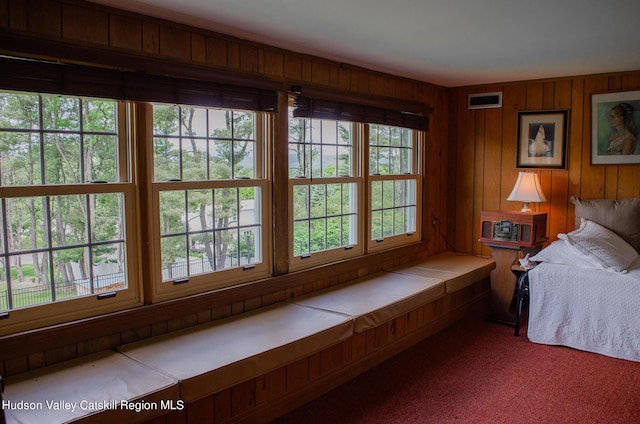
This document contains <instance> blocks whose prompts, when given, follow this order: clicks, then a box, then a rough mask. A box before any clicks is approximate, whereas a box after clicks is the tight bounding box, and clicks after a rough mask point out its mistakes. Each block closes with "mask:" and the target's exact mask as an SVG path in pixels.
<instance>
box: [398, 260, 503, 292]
mask: <svg viewBox="0 0 640 424" xmlns="http://www.w3.org/2000/svg"><path fill="white" fill-rule="evenodd" d="M495 267H496V262H495V260H493V259H492V258H481V257H479V256H472V255H462V254H457V253H453V252H445V253H441V254H439V255H435V256H432V257H430V258H428V259H425V260H424V261H421V262H416V263H411V264H409V265H404V266H400V267H397V268H391V269H389V271H392V272H395V273H402V274H410V275H421V276H424V277H431V278H439V279H441V280H443V281H444V283H445V290H446V292H447V293H453V292H455V291H458V290H462V289H463V288H465V287H468V286H470V285H472V284H474V283H475V282H477V281H481V280H484V279H485V278H489V274H490V273H491V270H492V269H494V268H495Z"/></svg>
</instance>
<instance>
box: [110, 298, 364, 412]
mask: <svg viewBox="0 0 640 424" xmlns="http://www.w3.org/2000/svg"><path fill="white" fill-rule="evenodd" d="M352 334H353V322H352V319H351V318H349V317H346V316H343V315H339V314H334V313H330V312H326V311H320V310H315V309H310V308H304V307H301V306H298V305H292V304H287V303H285V302H281V303H279V304H276V305H273V306H270V307H266V308H261V309H259V310H256V311H253V312H249V313H246V314H241V315H237V316H234V317H231V318H228V319H224V320H220V321H215V322H212V323H208V324H202V325H198V326H196V327H192V328H188V329H185V330H181V331H177V332H172V333H168V334H165V335H162V336H157V337H153V338H151V339H146V340H142V341H139V342H135V343H131V344H128V345H124V346H121V347H120V348H119V350H120V351H121V352H122V353H123V354H125V355H127V356H128V357H130V358H133V359H135V360H136V361H139V362H140V363H142V364H145V365H147V366H149V367H151V368H153V369H155V370H158V371H161V372H163V373H165V374H167V375H169V376H171V377H172V378H175V379H176V380H178V381H179V383H180V395H181V397H182V399H184V400H185V401H186V402H193V401H195V400H198V399H200V398H203V397H205V396H208V395H211V394H213V393H216V392H219V391H220V390H223V389H226V388H228V387H231V386H233V385H236V384H239V383H241V382H243V381H246V380H249V379H251V378H254V377H256V376H259V375H261V374H264V373H267V372H269V371H272V370H274V369H276V368H279V367H281V366H284V365H286V364H288V363H291V362H293V361H295V360H297V359H300V358H303V357H305V356H308V355H310V354H313V353H315V352H318V351H320V350H322V349H325V348H327V347H330V346H333V345H335V344H337V343H340V342H341V341H343V340H345V339H347V338H348V337H350V336H351V335H352Z"/></svg>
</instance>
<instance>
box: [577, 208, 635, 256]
mask: <svg viewBox="0 0 640 424" xmlns="http://www.w3.org/2000/svg"><path fill="white" fill-rule="evenodd" d="M571 202H573V204H574V205H575V228H579V227H580V220H581V218H584V219H588V220H589V221H593V222H595V223H598V224H600V225H602V226H603V227H605V228H608V229H609V230H611V231H613V232H614V233H616V234H617V235H619V236H620V237H621V238H622V239H623V240H624V241H626V242H627V243H629V244H630V245H631V247H633V248H634V249H635V250H636V251H637V252H639V253H640V197H634V198H631V199H626V200H606V199H596V200H582V199H580V198H579V197H577V196H573V197H571Z"/></svg>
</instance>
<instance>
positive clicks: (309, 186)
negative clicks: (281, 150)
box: [289, 114, 363, 269]
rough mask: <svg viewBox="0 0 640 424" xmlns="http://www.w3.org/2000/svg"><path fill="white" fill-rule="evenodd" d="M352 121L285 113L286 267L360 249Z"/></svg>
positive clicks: (358, 183) (356, 152)
mask: <svg viewBox="0 0 640 424" xmlns="http://www.w3.org/2000/svg"><path fill="white" fill-rule="evenodd" d="M358 133H359V131H357V126H356V125H355V124H352V123H350V122H341V121H335V120H322V119H309V118H294V117H293V116H292V115H291V114H290V116H289V178H290V193H291V205H292V206H291V208H292V211H291V212H292V213H291V216H292V217H293V222H292V225H293V231H292V235H293V236H292V239H293V245H292V254H291V266H292V268H293V269H297V268H302V267H307V266H311V265H317V264H318V263H322V262H327V261H329V260H331V259H334V260H335V259H344V258H345V257H351V256H354V255H359V254H362V252H363V243H362V241H361V239H360V238H359V234H361V233H362V230H361V229H360V228H359V226H360V224H361V223H360V221H362V220H361V219H359V218H358V217H359V216H361V215H362V213H361V212H360V209H361V207H360V204H361V199H360V195H359V193H361V192H362V189H361V185H362V179H361V177H360V172H359V169H358V166H359V161H358V157H359V149H358V142H357V140H358V138H357V137H358Z"/></svg>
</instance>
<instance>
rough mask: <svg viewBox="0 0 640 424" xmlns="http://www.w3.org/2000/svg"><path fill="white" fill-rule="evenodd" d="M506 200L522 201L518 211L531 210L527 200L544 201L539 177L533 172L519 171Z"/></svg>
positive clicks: (545, 199)
mask: <svg viewBox="0 0 640 424" xmlns="http://www.w3.org/2000/svg"><path fill="white" fill-rule="evenodd" d="M507 200H511V201H513V202H523V205H522V209H521V210H520V212H532V211H531V208H529V202H546V201H547V198H546V197H544V193H543V192H542V187H541V186H540V177H539V176H538V174H536V173H535V172H520V173H519V174H518V179H517V180H516V184H515V185H514V186H513V190H512V191H511V194H510V195H509V197H507Z"/></svg>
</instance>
